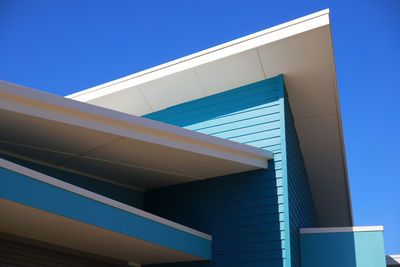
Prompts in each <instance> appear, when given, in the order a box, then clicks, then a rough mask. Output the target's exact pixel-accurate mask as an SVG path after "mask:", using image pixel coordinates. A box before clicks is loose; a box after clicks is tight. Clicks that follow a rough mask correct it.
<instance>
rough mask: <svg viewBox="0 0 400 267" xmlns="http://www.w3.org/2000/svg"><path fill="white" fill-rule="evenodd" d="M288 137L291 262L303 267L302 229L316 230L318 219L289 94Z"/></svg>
mask: <svg viewBox="0 0 400 267" xmlns="http://www.w3.org/2000/svg"><path fill="white" fill-rule="evenodd" d="M285 136H286V157H287V170H288V174H287V175H288V179H287V180H288V194H289V197H288V201H289V210H290V220H289V221H290V248H291V263H292V266H293V267H298V266H301V258H300V235H299V228H312V227H316V226H317V218H316V215H315V210H314V204H313V200H312V196H311V190H310V187H309V184H308V176H307V172H306V169H305V166H304V161H303V156H302V153H301V150H300V145H299V139H298V137H297V133H296V129H295V125H294V119H293V115H292V111H291V108H290V104H289V101H288V97H287V95H286V94H285ZM303 266H306V265H303Z"/></svg>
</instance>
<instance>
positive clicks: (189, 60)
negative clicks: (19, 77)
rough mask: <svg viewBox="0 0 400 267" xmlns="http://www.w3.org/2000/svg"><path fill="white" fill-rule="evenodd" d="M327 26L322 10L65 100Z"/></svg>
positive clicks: (103, 92)
mask: <svg viewBox="0 0 400 267" xmlns="http://www.w3.org/2000/svg"><path fill="white" fill-rule="evenodd" d="M328 24H329V9H324V10H322V11H319V12H316V13H313V14H310V15H307V16H304V17H301V18H298V19H295V20H292V21H289V22H286V23H283V24H280V25H277V26H274V27H271V28H268V29H265V30H262V31H259V32H256V33H253V34H250V35H247V36H244V37H241V38H238V39H236V40H233V41H230V42H227V43H224V44H221V45H217V46H215V47H212V48H209V49H206V50H203V51H200V52H197V53H194V54H191V55H188V56H185V57H182V58H179V59H176V60H173V61H170V62H167V63H164V64H161V65H158V66H156V67H153V68H150V69H146V70H143V71H140V72H137V73H135V74H132V75H128V76H125V77H122V78H120V79H117V80H113V81H110V82H107V83H104V84H101V85H98V86H95V87H92V88H89V89H86V90H82V91H79V92H76V93H74V94H70V95H67V96H66V97H67V98H72V99H76V100H79V101H84V102H86V101H90V100H92V99H96V98H98V97H101V96H104V95H107V94H110V93H115V92H118V91H121V90H124V89H126V88H128V87H132V86H136V85H139V84H142V83H145V82H149V81H152V80H155V79H158V78H161V77H165V76H168V75H171V74H173V73H176V72H180V71H183V70H187V69H191V68H194V67H197V66H199V65H203V64H206V63H208V62H211V61H214V60H217V59H220V58H224V57H227V56H230V55H233V54H237V53H240V52H243V51H246V50H250V49H253V48H256V47H259V46H262V45H265V44H267V43H271V42H274V41H278V40H281V39H284V38H287V37H290V36H293V35H296V34H299V33H302V32H306V31H308V30H311V29H315V28H318V27H321V26H324V25H328ZM136 79H139V80H140V81H138V82H133V83H132V81H133V80H136ZM127 81H129V84H128V86H125V87H124V86H123V87H121V86H117V87H116V88H114V89H111V88H110V87H112V86H114V85H117V84H120V83H123V82H127Z"/></svg>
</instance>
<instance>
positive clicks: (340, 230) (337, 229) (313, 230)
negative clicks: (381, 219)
mask: <svg viewBox="0 0 400 267" xmlns="http://www.w3.org/2000/svg"><path fill="white" fill-rule="evenodd" d="M374 231H383V226H382V225H378V226H353V227H320V228H300V234H329V233H352V232H374Z"/></svg>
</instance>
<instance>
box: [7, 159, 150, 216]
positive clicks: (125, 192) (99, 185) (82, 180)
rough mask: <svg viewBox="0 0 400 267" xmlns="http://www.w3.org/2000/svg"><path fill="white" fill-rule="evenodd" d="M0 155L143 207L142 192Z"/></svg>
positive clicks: (120, 200) (137, 206)
mask: <svg viewBox="0 0 400 267" xmlns="http://www.w3.org/2000/svg"><path fill="white" fill-rule="evenodd" d="M0 157H1V158H4V159H5V160H8V161H12V162H14V163H16V164H19V165H22V166H24V167H27V168H29V169H32V170H35V171H37V172H40V173H43V174H46V175H48V176H51V177H54V178H57V179H59V180H62V181H64V182H66V183H70V184H73V185H76V186H79V187H82V188H84V189H86V190H89V191H92V192H94V193H97V194H100V195H103V196H105V197H109V198H111V199H114V200H117V201H119V202H122V203H125V204H127V205H130V206H133V207H136V208H138V209H143V206H144V204H143V201H144V192H141V191H138V190H134V189H132V188H129V187H125V186H120V185H117V184H113V183H107V182H105V181H102V180H97V179H93V178H90V177H87V176H83V175H78V174H75V173H71V172H67V171H63V170H60V169H56V168H52V167H49V166H44V165H41V164H37V163H34V162H30V161H27V160H22V159H18V158H15V157H11V156H8V155H5V154H2V153H0Z"/></svg>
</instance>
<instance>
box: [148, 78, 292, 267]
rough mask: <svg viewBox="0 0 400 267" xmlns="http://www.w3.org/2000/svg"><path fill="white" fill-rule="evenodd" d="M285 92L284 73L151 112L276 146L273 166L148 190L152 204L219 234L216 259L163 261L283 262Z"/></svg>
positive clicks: (222, 134)
mask: <svg viewBox="0 0 400 267" xmlns="http://www.w3.org/2000/svg"><path fill="white" fill-rule="evenodd" d="M282 92H283V81H282V77H281V76H278V77H275V78H272V79H268V80H264V81H261V82H257V83H254V84H251V85H247V86H243V87H240V88H237V89H233V90H230V91H226V92H223V93H220V94H216V95H212V96H208V97H205V98H201V99H198V100H195V101H191V102H188V103H184V104H181V105H177V106H174V107H170V108H167V109H165V110H162V111H159V112H155V113H152V114H148V115H146V116H145V117H147V118H149V119H153V120H158V121H162V122H165V123H169V124H173V125H176V126H180V127H184V128H187V129H190V130H194V131H198V132H202V133H206V134H210V135H214V136H218V137H221V138H225V139H229V140H232V141H236V142H240V143H245V144H248V145H252V146H256V147H259V148H263V149H268V150H270V151H273V152H274V160H271V161H269V168H268V170H258V171H252V172H246V173H241V174H235V175H228V176H223V177H216V178H211V179H206V180H203V181H197V182H191V183H185V184H180V185H175V186H168V187H164V188H159V189H154V190H149V191H146V193H145V210H147V211H149V212H151V213H154V214H157V215H160V216H162V217H164V218H168V219H171V220H173V221H176V222H179V223H182V224H184V225H186V226H189V227H192V228H194V229H197V230H200V231H203V232H205V233H208V234H211V235H212V236H213V249H212V260H211V261H208V262H195V263H190V264H189V263H182V264H166V265H162V266H250V267H251V266H282V265H283V261H284V258H285V245H284V243H285V242H284V239H285V234H284V233H283V229H284V218H285V216H284V205H283V201H284V196H283V179H282V177H283V175H282V173H283V172H282V153H281V152H282V144H281V140H282V136H281V120H282V117H283V112H282V110H283V106H282V103H283V102H282V95H283V94H282ZM206 167H207V166H204V168H206Z"/></svg>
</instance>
